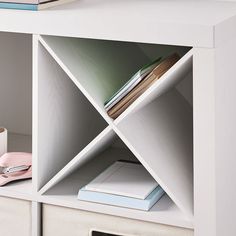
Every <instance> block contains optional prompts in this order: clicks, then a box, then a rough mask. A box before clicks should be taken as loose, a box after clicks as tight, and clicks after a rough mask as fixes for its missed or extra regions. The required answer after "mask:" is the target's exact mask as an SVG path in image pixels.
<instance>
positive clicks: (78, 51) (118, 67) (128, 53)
mask: <svg viewBox="0 0 236 236" xmlns="http://www.w3.org/2000/svg"><path fill="white" fill-rule="evenodd" d="M39 41H40V42H41V44H42V45H43V46H44V47H45V49H46V50H47V51H48V52H49V53H50V54H51V56H52V57H53V58H54V59H55V61H56V62H57V63H58V64H59V65H60V66H61V68H62V69H63V70H64V71H65V73H66V74H67V75H68V76H69V77H70V78H71V80H72V81H73V82H74V84H75V85H76V86H77V87H78V88H79V89H80V91H81V92H82V93H83V94H84V95H85V97H86V98H87V99H88V100H89V102H90V103H91V104H92V105H93V106H94V107H95V109H96V110H97V111H98V112H99V113H100V114H101V116H102V117H103V118H104V119H105V120H106V121H107V122H108V123H111V122H112V120H111V119H110V117H109V116H108V115H107V113H106V111H105V109H104V102H105V101H106V100H107V99H108V98H110V97H111V96H112V95H113V94H114V93H115V92H116V91H117V90H118V89H119V88H120V87H121V86H122V85H123V84H124V83H125V82H126V80H128V79H129V78H130V77H131V76H132V75H133V74H134V73H135V72H136V71H137V70H139V69H140V68H141V67H142V66H143V65H145V64H147V63H150V59H149V58H148V57H147V56H146V55H145V54H144V52H143V51H142V50H141V49H140V48H139V47H138V46H137V45H135V44H133V43H124V42H113V41H104V40H91V39H78V38H77V39H76V38H63V37H55V36H39ZM134 59H135V60H134Z"/></svg>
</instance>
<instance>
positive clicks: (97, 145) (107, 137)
mask: <svg viewBox="0 0 236 236" xmlns="http://www.w3.org/2000/svg"><path fill="white" fill-rule="evenodd" d="M114 139H115V132H114V131H113V129H112V128H111V127H110V126H108V127H106V128H105V129H104V130H103V131H102V132H101V133H100V134H99V135H98V136H97V137H96V138H95V139H93V140H92V141H91V142H90V143H89V144H88V145H87V146H86V147H85V148H84V149H83V150H82V151H81V152H80V153H79V154H78V155H77V156H75V157H74V158H73V159H72V160H71V161H70V162H69V163H68V164H67V165H66V166H65V167H63V168H62V169H61V170H60V171H59V172H58V173H57V174H56V175H55V176H54V177H53V178H52V179H51V180H50V181H49V182H48V183H47V184H46V185H44V187H43V188H42V189H41V190H40V191H39V193H40V194H44V193H45V192H47V191H48V190H49V189H51V188H52V187H54V186H55V185H56V184H57V183H59V182H60V181H61V180H63V179H65V178H66V177H67V176H69V175H70V174H72V173H73V172H74V171H76V169H79V168H80V167H81V166H83V165H84V164H85V163H87V162H89V161H90V160H92V159H93V158H94V157H96V156H97V155H99V154H100V153H101V152H103V151H104V150H105V149H107V148H108V147H109V146H110V144H111V143H112V142H113V141H114Z"/></svg>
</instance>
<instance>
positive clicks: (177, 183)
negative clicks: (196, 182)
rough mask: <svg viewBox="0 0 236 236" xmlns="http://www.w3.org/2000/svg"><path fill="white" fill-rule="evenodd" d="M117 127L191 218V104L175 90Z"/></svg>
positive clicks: (135, 153)
mask: <svg viewBox="0 0 236 236" xmlns="http://www.w3.org/2000/svg"><path fill="white" fill-rule="evenodd" d="M114 128H115V131H116V132H117V134H118V135H119V136H120V138H121V139H122V140H123V142H124V143H125V144H126V145H127V147H128V148H130V150H131V151H132V152H133V153H134V155H135V156H136V157H137V159H138V160H139V161H140V162H141V163H142V164H143V165H144V167H146V169H147V170H148V171H149V172H150V174H151V175H152V176H153V178H154V179H155V180H156V181H157V182H158V183H159V184H160V185H161V186H162V188H163V189H164V190H165V191H166V193H167V194H168V195H169V196H170V197H171V198H172V200H173V201H174V202H175V203H176V205H177V206H179V208H180V209H181V210H182V211H183V212H184V213H185V214H187V215H189V216H190V217H191V216H192V215H193V163H192V162H193V133H192V132H193V128H192V108H191V106H190V104H189V103H188V102H187V101H186V100H185V99H184V98H183V97H182V96H181V95H180V94H179V93H178V92H177V91H176V90H175V89H173V90H172V91H170V92H167V93H166V94H164V95H162V96H161V97H158V99H156V100H154V101H153V102H152V103H150V104H148V105H147V106H145V107H143V108H142V109H140V110H138V111H136V112H134V113H133V114H132V115H130V116H128V117H126V119H124V120H123V121H122V122H120V123H119V125H118V126H117V128H116V127H114Z"/></svg>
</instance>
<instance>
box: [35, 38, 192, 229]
mask: <svg viewBox="0 0 236 236" xmlns="http://www.w3.org/2000/svg"><path fill="white" fill-rule="evenodd" d="M36 45H38V46H37V47H36V48H38V51H37V52H36V56H37V61H38V64H39V66H38V75H37V81H36V82H37V83H36V85H37V89H38V91H37V93H38V104H39V105H38V114H39V118H38V123H37V124H38V127H37V129H38V146H37V150H38V153H37V160H38V164H37V166H38V181H39V183H38V190H39V194H40V199H41V201H42V202H46V203H50V204H53V203H55V204H58V205H63V206H67V207H72V208H77V209H86V210H91V209H93V211H97V212H104V213H107V214H115V215H118V216H125V215H127V214H128V215H129V217H131V218H134V219H143V220H147V221H152V222H159V223H165V224H167V222H168V224H173V225H175V226H180V227H188V228H192V227H193V199H192V198H193V167H192V163H193V153H192V152H193V151H192V145H193V144H192V142H193V133H192V129H193V128H192V119H193V113H192V104H191V101H192V100H191V96H192V90H191V84H192V50H191V48H188V47H176V46H163V45H151V44H135V43H124V42H115V41H114V42H113V41H103V40H90V39H75V38H66V37H54V36H39V37H38V41H37V42H36ZM176 51H177V52H178V53H179V54H180V55H181V56H182V58H181V59H180V60H179V61H178V62H177V63H176V64H175V65H174V66H173V67H172V68H171V69H170V70H169V71H168V72H167V73H166V74H165V75H164V76H163V77H162V78H161V79H160V80H159V81H157V82H156V83H155V84H153V86H151V87H150V88H149V89H148V90H147V91H146V92H145V93H144V94H142V95H141V96H140V97H139V98H138V99H137V100H136V101H135V102H134V103H133V104H132V105H131V106H130V107H129V108H128V109H127V110H126V111H125V112H124V113H123V114H122V115H121V116H120V117H118V118H117V119H116V120H114V121H113V120H112V119H111V118H110V117H109V116H108V115H107V113H106V111H105V109H104V102H105V101H106V100H107V99H108V98H109V97H110V96H111V95H112V94H113V93H114V92H115V91H116V90H117V89H118V88H119V87H121V86H122V84H124V83H125V82H126V81H127V80H128V79H129V78H130V77H131V76H132V74H133V73H135V72H136V71H137V70H138V69H139V68H140V67H142V66H143V65H144V64H146V63H148V62H150V61H151V60H154V59H156V58H158V57H160V56H167V55H169V54H170V53H173V52H176ZM101 58H103V60H101ZM107 68H108V70H106V69H107ZM63 81H64V82H63ZM186 88H187V89H186ZM189 90H190V91H189ZM168 91H169V92H168ZM76 97H78V98H76ZM72 98H73V99H72ZM68 109H71V110H68ZM76 110H77V111H78V112H76ZM89 112H93V115H91V114H90V113H89ZM45 114H47V115H45ZM72 114H73V115H72ZM87 118H92V121H93V122H97V124H96V127H97V130H96V131H95V130H94V129H92V131H94V132H93V133H88V127H89V126H90V125H91V124H90V125H88V126H87V127H86V122H87V121H88V120H87ZM52 121H53V122H52ZM100 121H101V122H100ZM99 122H100V123H99ZM65 124H66V125H65ZM80 126H81V128H82V129H81V130H80V132H78V131H77V132H76V130H75V129H76V128H79V127H80ZM73 131H74V133H73ZM59 134H64V136H67V135H69V137H70V138H67V139H64V138H63V137H62V136H60V135H59ZM45 137H48V138H47V139H45ZM58 139H59V141H58ZM142 139H144V140H143V142H142ZM114 140H118V141H114ZM80 143H83V145H80ZM127 158H128V159H130V158H131V159H133V160H136V161H140V162H141V163H142V164H143V166H144V167H145V168H146V170H147V171H148V172H149V173H150V174H151V175H152V176H153V178H154V179H155V180H156V181H157V182H158V183H159V184H160V185H161V186H162V187H163V188H164V190H165V191H166V193H167V195H166V196H165V197H163V198H162V199H161V200H160V201H159V202H158V203H157V204H156V205H155V206H154V207H153V208H152V209H151V210H150V211H149V212H140V211H137V210H131V209H124V208H121V207H114V206H104V205H101V204H95V203H88V202H82V201H78V200H77V194H78V190H79V189H80V188H81V187H83V186H84V185H86V184H87V183H88V182H89V181H91V180H92V179H93V178H94V177H96V176H97V175H98V174H99V173H100V172H101V171H103V170H104V169H105V168H106V167H108V166H109V165H110V164H112V163H114V162H115V161H116V160H120V159H127ZM179 186H182V187H181V188H180V187H179ZM160 209H161V210H160Z"/></svg>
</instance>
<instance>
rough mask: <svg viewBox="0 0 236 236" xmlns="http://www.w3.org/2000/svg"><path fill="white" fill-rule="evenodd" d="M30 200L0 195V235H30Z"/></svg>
mask: <svg viewBox="0 0 236 236" xmlns="http://www.w3.org/2000/svg"><path fill="white" fill-rule="evenodd" d="M31 216H32V215H31V202H29V201H24V200H19V199H13V198H5V197H0V222H1V235H5V236H13V235H24V236H31Z"/></svg>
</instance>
